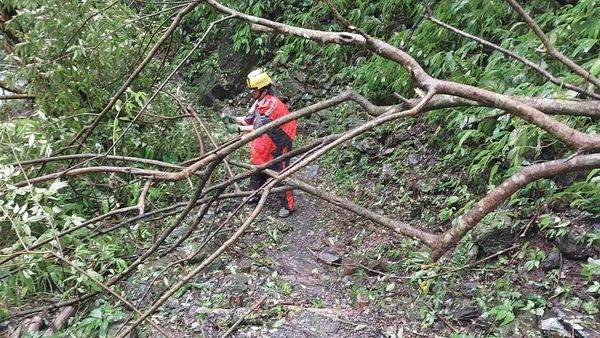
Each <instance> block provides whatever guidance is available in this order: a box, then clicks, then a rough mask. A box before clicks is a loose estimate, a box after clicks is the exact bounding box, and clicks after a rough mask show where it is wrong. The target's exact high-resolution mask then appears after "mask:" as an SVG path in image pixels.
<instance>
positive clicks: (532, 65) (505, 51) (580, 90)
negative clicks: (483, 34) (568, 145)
mask: <svg viewBox="0 0 600 338" xmlns="http://www.w3.org/2000/svg"><path fill="white" fill-rule="evenodd" d="M427 19H429V21H431V22H433V23H435V24H436V25H438V26H440V27H443V28H445V29H447V30H449V31H452V32H454V33H456V34H459V35H462V36H464V37H466V38H469V39H471V40H473V41H477V42H479V43H480V44H482V45H484V46H488V47H490V48H493V49H495V50H497V51H499V52H501V53H503V54H505V55H507V56H510V57H512V58H513V59H515V60H518V61H520V62H522V63H523V64H525V65H527V66H529V67H530V68H531V69H533V70H535V71H537V72H538V73H540V74H541V75H542V76H544V77H545V78H547V79H548V80H550V82H552V83H554V84H556V85H558V86H561V87H565V88H568V89H571V90H573V91H576V92H578V93H581V94H584V95H587V96H589V97H593V98H595V99H598V100H600V94H596V93H594V92H590V91H588V90H585V89H584V88H580V87H577V86H575V85H572V84H570V83H564V82H562V81H561V80H559V79H558V78H556V77H555V76H554V75H552V74H551V73H550V72H548V71H547V70H545V69H543V68H542V67H540V66H538V65H537V64H535V63H533V62H532V61H530V60H529V59H526V58H524V57H522V56H520V55H518V54H516V53H513V52H511V51H510V50H508V49H506V48H503V47H500V46H498V45H496V44H494V43H491V42H489V41H487V40H485V39H482V38H480V37H477V36H474V35H471V34H469V33H467V32H464V31H462V30H460V29H458V28H455V27H453V26H451V25H449V24H447V23H445V22H442V21H440V20H438V19H436V18H434V17H433V16H429V15H428V16H427Z"/></svg>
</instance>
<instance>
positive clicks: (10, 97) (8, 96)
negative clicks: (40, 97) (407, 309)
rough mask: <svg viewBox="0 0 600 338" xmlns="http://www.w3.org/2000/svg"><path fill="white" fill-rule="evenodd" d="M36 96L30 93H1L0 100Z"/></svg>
mask: <svg viewBox="0 0 600 338" xmlns="http://www.w3.org/2000/svg"><path fill="white" fill-rule="evenodd" d="M34 98H35V96H32V95H29V94H12V95H0V100H26V99H34Z"/></svg>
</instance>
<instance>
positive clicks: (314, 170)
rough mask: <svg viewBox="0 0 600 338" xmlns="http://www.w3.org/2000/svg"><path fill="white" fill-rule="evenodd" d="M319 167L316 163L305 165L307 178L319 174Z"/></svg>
mask: <svg viewBox="0 0 600 338" xmlns="http://www.w3.org/2000/svg"><path fill="white" fill-rule="evenodd" d="M319 169H321V167H320V166H319V165H318V164H312V165H309V166H307V167H306V176H308V178H311V179H312V178H315V177H317V175H319Z"/></svg>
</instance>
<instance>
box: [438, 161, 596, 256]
mask: <svg viewBox="0 0 600 338" xmlns="http://www.w3.org/2000/svg"><path fill="white" fill-rule="evenodd" d="M592 168H600V153H599V154H591V155H578V156H574V157H573V158H571V159H561V160H555V161H548V162H544V163H539V164H533V165H530V166H528V167H525V168H523V169H521V170H520V171H519V172H517V173H516V174H514V175H512V176H511V177H510V178H508V179H507V180H506V181H504V183H502V184H501V185H499V186H497V187H496V188H494V189H492V190H491V191H490V192H489V193H487V195H486V196H485V197H484V198H483V199H481V200H480V201H479V202H477V204H475V205H474V206H473V207H472V208H471V209H470V210H469V211H467V212H466V213H465V214H464V215H462V216H461V217H459V219H458V223H457V224H456V225H455V226H453V227H452V228H451V229H449V230H448V231H446V232H445V233H444V234H442V235H441V238H442V241H443V243H444V245H443V246H442V247H440V248H439V249H437V250H435V251H434V252H433V255H432V258H433V259H434V260H436V259H438V258H440V257H441V255H443V254H444V253H445V252H446V251H447V250H448V249H449V248H450V246H453V245H454V244H456V243H457V242H458V240H459V239H461V238H462V237H463V236H464V235H465V234H466V233H467V232H468V231H469V230H471V229H472V228H473V227H474V226H475V225H477V223H479V221H481V220H482V219H483V217H485V216H486V215H487V214H488V213H490V212H492V211H493V210H495V209H496V207H497V206H498V205H500V204H501V203H502V202H504V201H505V200H506V199H507V198H509V197H510V196H512V195H513V194H514V193H515V192H517V191H518V190H519V189H521V188H523V187H524V186H526V185H527V184H529V183H531V182H534V181H537V180H539V179H540V178H544V177H551V176H555V175H559V174H564V173H567V172H572V171H579V170H588V169H592Z"/></svg>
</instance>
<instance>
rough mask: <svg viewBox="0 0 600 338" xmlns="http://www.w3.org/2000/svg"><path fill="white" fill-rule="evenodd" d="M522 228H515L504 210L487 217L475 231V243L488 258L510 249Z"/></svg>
mask: <svg viewBox="0 0 600 338" xmlns="http://www.w3.org/2000/svg"><path fill="white" fill-rule="evenodd" d="M519 230H520V228H519V227H513V222H512V218H511V216H510V215H508V213H507V212H506V211H504V210H497V211H495V212H493V213H491V214H489V215H487V216H486V217H485V218H484V219H483V220H482V221H481V222H479V224H478V225H477V227H475V229H474V230H473V232H474V238H475V243H476V244H477V245H478V246H479V248H480V249H481V250H482V251H483V253H484V254H485V255H487V256H489V255H492V254H494V253H496V252H498V251H501V250H504V249H506V248H508V247H510V246H511V245H512V243H513V239H514V237H515V236H516V235H517V234H518V232H519Z"/></svg>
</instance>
